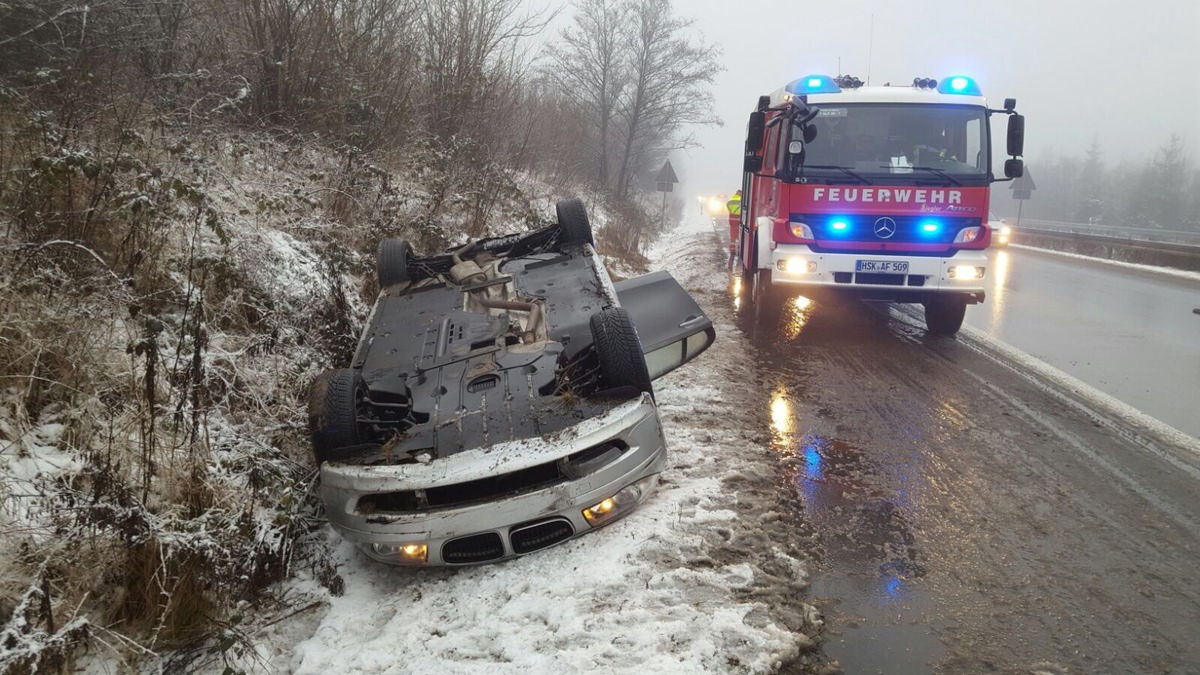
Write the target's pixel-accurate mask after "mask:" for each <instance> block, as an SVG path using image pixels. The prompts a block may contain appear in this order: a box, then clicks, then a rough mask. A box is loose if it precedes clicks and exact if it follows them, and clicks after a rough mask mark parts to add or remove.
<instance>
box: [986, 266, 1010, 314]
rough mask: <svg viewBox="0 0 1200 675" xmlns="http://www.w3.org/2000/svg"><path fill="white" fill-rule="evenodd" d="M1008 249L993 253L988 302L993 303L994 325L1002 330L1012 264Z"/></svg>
mask: <svg viewBox="0 0 1200 675" xmlns="http://www.w3.org/2000/svg"><path fill="white" fill-rule="evenodd" d="M1011 262H1012V261H1011V260H1010V259H1009V254H1008V251H996V252H994V253H993V254H992V264H991V267H992V281H994V282H995V285H994V286H993V287H992V289H991V294H990V295H989V296H988V299H987V302H988V303H990V304H991V311H992V325H994V326H995V327H996V329H997V330H1000V329H1001V328H1003V326H1004V301H1005V299H1006V296H1007V295H1008V267H1009V265H1010V264H1011Z"/></svg>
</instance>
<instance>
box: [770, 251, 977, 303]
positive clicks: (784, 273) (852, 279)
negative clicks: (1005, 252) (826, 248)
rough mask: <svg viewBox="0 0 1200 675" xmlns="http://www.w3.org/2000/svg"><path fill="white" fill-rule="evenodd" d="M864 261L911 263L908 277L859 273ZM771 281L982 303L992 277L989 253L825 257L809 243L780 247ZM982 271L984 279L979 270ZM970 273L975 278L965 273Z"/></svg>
mask: <svg viewBox="0 0 1200 675" xmlns="http://www.w3.org/2000/svg"><path fill="white" fill-rule="evenodd" d="M860 260H872V261H880V260H883V261H889V262H907V263H908V271H907V273H904V274H895V273H882V274H881V273H874V274H864V273H860V272H858V271H857V266H858V262H859V261H860ZM769 262H770V264H769V266H768V267H769V270H770V273H771V283H772V284H774V285H776V286H785V287H793V288H795V289H797V290H802V289H808V290H837V291H842V292H851V293H855V294H858V295H862V296H865V297H866V298H867V299H872V298H874V297H875V296H878V297H877V298H875V299H880V300H892V301H898V302H924V301H926V300H928V298H929V297H930V296H932V295H941V294H948V293H954V294H961V295H965V296H967V297H968V300H969V301H971V302H982V301H983V297H984V286H983V281H984V279H986V278H987V274H988V258H987V254H986V253H985V252H984V251H972V250H959V251H956V252H955V253H954V255H952V256H949V257H945V258H942V257H930V256H906V255H903V254H894V253H888V254H879V253H820V252H817V251H813V250H812V249H811V248H809V247H808V246H806V245H804V244H779V245H778V246H777V247H776V248H775V249H774V250H772V251H771V255H770V258H769ZM980 269H982V270H983V273H982V275H980V274H978V270H980ZM967 271H971V272H972V274H964V272H967Z"/></svg>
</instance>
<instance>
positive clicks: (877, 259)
mask: <svg viewBox="0 0 1200 675" xmlns="http://www.w3.org/2000/svg"><path fill="white" fill-rule="evenodd" d="M995 114H1003V115H1007V116H1008V128H1007V136H1008V137H1007V151H1008V152H1007V155H1008V156H1009V157H1010V159H1008V160H1007V161H1006V162H1005V164H1004V175H1005V178H995V177H994V176H993V173H992V155H991V150H992V144H991V133H990V128H991V122H990V120H991V117H992V116H993V115H995ZM1024 132H1025V118H1024V117H1023V116H1021V115H1018V114H1017V113H1016V100H1015V99H1011V98H1010V99H1005V101H1004V107H1003V108H1001V109H992V108H989V107H988V105H987V102H986V100H985V99H984V97H983V95H982V92H981V91H980V88H979V85H978V84H977V83H976V82H975V81H974V80H972V79H971V78H969V77H964V76H953V77H948V78H945V79H943V80H941V81H940V82H938V81H936V80H933V79H927V78H917V79H916V80H914V81H913V84H912V85H911V86H907V85H906V86H888V85H885V86H882V87H879V86H877V87H864V86H862V81H861V80H858V79H857V78H853V77H848V76H839V77H837V78H832V77H829V76H825V75H812V76H809V77H802V78H800V79H798V80H796V81H794V82H791V83H790V84H788V85H786V86H785V87H783V88H782V89H780V90H778V91H776V92H775V93H773V94H771V95H770V96H762V97H760V98H759V102H758V107H757V110H756V111H755V112H753V113H752V114H751V115H750V122H749V126H748V131H747V135H746V156H745V164H744V177H743V182H742V193H743V196H742V204H743V207H742V223H741V236H740V241H739V246H738V259H739V261H740V266H741V270H742V275H743V284H742V287H743V294H744V296H745V297H747V302H750V303H754V304H758V305H759V306H760V307H761V306H770V305H774V306H776V307H778V306H781V303H782V302H783V301H784V300H786V299H787V298H788V297H790V296H794V295H796V294H803V295H806V296H813V295H820V294H822V293H839V294H849V295H851V296H853V297H857V298H859V299H863V300H875V301H884V302H907V303H921V304H923V305H924V306H925V323H926V326H927V327H928V330H929V332H930V333H932V334H937V335H953V334H954V333H956V332H958V329H959V328H960V327H961V326H962V321H963V316H964V315H965V313H966V307H967V305H969V304H975V303H978V302H982V301H983V299H984V285H983V280H984V278H985V276H986V274H987V267H988V262H987V260H988V259H987V255H986V253H985V249H987V247H988V246H989V245H990V243H991V229H990V226H989V225H988V191H989V187H990V185H991V184H992V183H994V182H997V181H1001V180H1011V179H1013V178H1017V177H1019V176H1021V175H1022V173H1023V172H1024V166H1023V162H1022V160H1021V159H1018V157H1019V156H1020V155H1022V154H1023V150H1022V146H1023V145H1024Z"/></svg>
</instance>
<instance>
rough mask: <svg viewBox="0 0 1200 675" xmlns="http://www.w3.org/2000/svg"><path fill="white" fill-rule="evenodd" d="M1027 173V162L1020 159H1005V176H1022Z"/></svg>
mask: <svg viewBox="0 0 1200 675" xmlns="http://www.w3.org/2000/svg"><path fill="white" fill-rule="evenodd" d="M1024 175H1025V162H1023V161H1021V160H1019V159H1007V160H1005V161H1004V177H1005V178H1020V177H1021V176H1024Z"/></svg>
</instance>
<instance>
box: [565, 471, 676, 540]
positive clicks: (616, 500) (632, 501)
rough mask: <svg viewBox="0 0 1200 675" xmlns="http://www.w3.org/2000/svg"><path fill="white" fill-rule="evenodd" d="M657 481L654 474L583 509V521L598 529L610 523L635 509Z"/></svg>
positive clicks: (656, 476) (648, 494) (656, 475)
mask: <svg viewBox="0 0 1200 675" xmlns="http://www.w3.org/2000/svg"><path fill="white" fill-rule="evenodd" d="M657 481H658V474H655V475H653V476H646V477H645V478H643V479H641V480H639V481H638V482H636V483H631V484H630V485H627V486H625V487H623V488H621V489H620V490H618V491H617V493H616V494H614V495H613V496H611V497H609V498H608V499H605V500H602V501H600V502H599V503H596V504H593V505H592V506H589V507H588V508H586V509H584V510H583V517H584V519H585V520H587V521H588V524H589V525H591V526H592V527H600V526H601V525H607V524H608V523H611V522H612V521H614V520H616V519H617V518H620V517H621V516H623V515H625V514H626V513H629V512H630V511H632V510H633V509H635V508H637V505H638V504H641V503H642V502H643V501H644V500H645V499H646V497H648V496H650V491H651V490H653V489H654V484H655V483H656V482H657Z"/></svg>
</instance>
